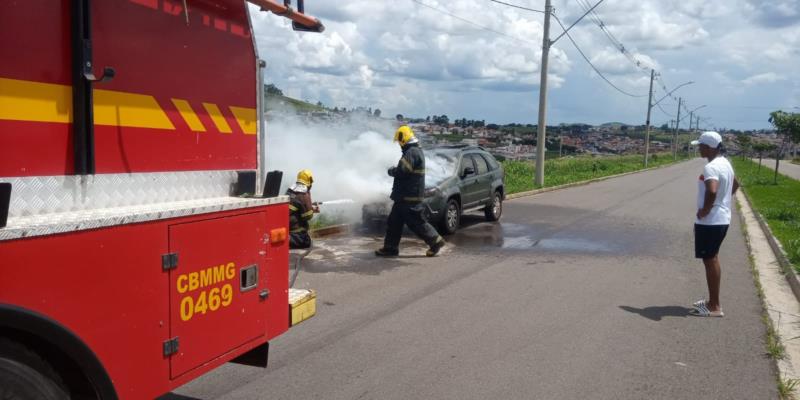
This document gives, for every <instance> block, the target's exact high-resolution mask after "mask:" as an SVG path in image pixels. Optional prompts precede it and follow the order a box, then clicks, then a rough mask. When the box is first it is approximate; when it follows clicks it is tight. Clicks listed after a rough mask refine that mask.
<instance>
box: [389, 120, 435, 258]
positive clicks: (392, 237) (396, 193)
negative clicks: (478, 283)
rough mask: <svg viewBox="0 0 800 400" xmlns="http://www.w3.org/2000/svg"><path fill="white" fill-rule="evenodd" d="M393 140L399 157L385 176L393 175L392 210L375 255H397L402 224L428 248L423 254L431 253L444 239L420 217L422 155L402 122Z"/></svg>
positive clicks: (423, 185) (423, 157)
mask: <svg viewBox="0 0 800 400" xmlns="http://www.w3.org/2000/svg"><path fill="white" fill-rule="evenodd" d="M394 140H395V141H396V142H398V143H399V144H400V147H401V148H402V149H403V156H402V157H401V158H400V161H399V162H398V163H397V166H396V167H392V168H389V171H388V173H389V176H391V177H394V184H393V185H392V195H391V199H392V200H393V201H394V204H393V205H392V211H391V212H390V213H389V219H388V221H387V223H386V225H387V228H386V238H385V239H384V241H383V247H382V248H380V249H378V250H376V251H375V255H376V256H379V257H394V256H397V255H398V254H399V249H398V246H399V245H400V237H401V235H402V234H403V225H404V224H405V225H408V227H409V229H411V231H412V232H414V233H415V234H416V235H417V236H419V237H420V238H421V239H422V240H424V241H425V243H427V244H428V246H429V247H430V248H429V249H428V251H427V252H426V253H425V255H427V256H428V257H433V256H435V255H436V254H437V253H438V252H439V250H441V248H442V247H443V246H444V243H445V242H444V239H443V238H442V237H441V236H439V234H438V233H437V232H436V229H434V228H433V226H431V224H429V223H428V222H427V221H425V219H424V217H423V211H424V209H425V204H424V203H423V202H422V200H423V198H424V192H425V155H424V154H423V153H422V148H421V147H419V143H418V141H417V138H416V137H414V132H413V131H412V130H411V128H409V127H408V126H406V125H403V126H401V127H400V128H399V129H397V132H395V134H394Z"/></svg>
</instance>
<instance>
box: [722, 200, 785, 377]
mask: <svg viewBox="0 0 800 400" xmlns="http://www.w3.org/2000/svg"><path fill="white" fill-rule="evenodd" d="M736 198H737V200H738V203H739V206H740V214H741V217H742V220H743V221H742V222H743V225H745V227H746V232H745V233H746V237H747V242H748V245H749V247H750V254H751V257H752V262H753V267H754V268H755V269H756V271H757V273H758V281H759V282H760V284H761V289H762V290H763V301H764V307H765V309H766V311H767V314H768V315H769V318H770V320H771V321H772V324H773V326H774V327H775V330H776V331H777V333H778V335H779V337H780V341H781V343H782V344H783V346H784V348H785V352H784V354H785V356H784V357H783V358H782V359H779V360H777V365H778V370H779V372H780V374H781V379H783V380H789V379H800V302H798V299H797V297H796V296H795V295H794V293H793V292H792V289H791V287H790V286H789V282H788V281H787V279H786V276H784V275H783V272H782V271H781V267H780V264H779V262H778V259H777V257H776V256H775V253H774V252H773V251H772V248H771V247H770V245H769V243H768V241H767V237H766V235H767V234H768V233H766V232H764V231H763V230H762V229H761V226H760V225H759V224H758V221H757V220H756V217H755V215H754V214H753V210H752V209H751V207H750V204H749V203H748V202H747V199H746V198H745V196H744V195H743V194H742V192H739V193H737V194H736ZM756 286H758V284H757V285H756Z"/></svg>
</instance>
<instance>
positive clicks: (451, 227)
mask: <svg viewBox="0 0 800 400" xmlns="http://www.w3.org/2000/svg"><path fill="white" fill-rule="evenodd" d="M460 223H461V207H460V206H459V204H458V201H456V199H450V200H447V207H445V209H444V216H443V218H442V222H441V224H440V225H441V226H440V227H441V228H442V232H443V233H445V234H448V235H450V234H453V233H455V232H456V229H458V225H459V224H460Z"/></svg>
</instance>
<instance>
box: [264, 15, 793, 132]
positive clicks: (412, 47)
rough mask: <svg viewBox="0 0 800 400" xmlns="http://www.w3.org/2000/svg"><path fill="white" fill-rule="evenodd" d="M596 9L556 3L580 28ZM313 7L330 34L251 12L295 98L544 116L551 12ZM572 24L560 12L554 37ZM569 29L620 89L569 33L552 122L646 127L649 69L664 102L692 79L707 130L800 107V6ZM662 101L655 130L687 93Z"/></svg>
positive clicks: (273, 68)
mask: <svg viewBox="0 0 800 400" xmlns="http://www.w3.org/2000/svg"><path fill="white" fill-rule="evenodd" d="M504 1H505V2H506V3H511V4H514V5H519V6H523V7H528V8H532V9H537V10H543V9H544V0H504ZM595 3H596V0H553V4H552V5H553V7H554V9H555V15H556V16H557V17H558V20H560V21H561V22H562V23H563V24H564V25H565V26H569V25H571V24H572V23H573V22H574V21H575V20H577V19H578V18H579V17H580V16H581V15H582V14H583V13H584V12H585V10H586V9H588V7H590V6H591V5H594V4H595ZM305 11H306V13H307V14H309V15H313V16H315V17H317V18H319V19H320V20H321V21H322V22H323V24H324V25H325V27H326V29H325V31H324V32H323V33H321V34H319V33H306V32H294V31H292V29H291V24H290V21H288V20H286V19H284V18H281V17H278V16H275V15H273V14H271V13H267V12H261V11H259V10H258V9H257V8H256V7H252V8H251V14H252V16H253V17H252V18H253V25H254V26H253V29H254V32H255V36H256V43H257V45H258V49H259V56H260V57H261V58H262V59H264V60H266V61H267V65H268V67H267V69H266V71H265V81H266V82H269V83H274V84H275V85H276V86H277V87H279V88H280V89H282V90H283V91H284V94H287V95H289V96H292V97H295V98H299V99H303V100H308V101H311V102H314V103H316V102H317V101H321V102H322V103H324V104H325V105H327V106H330V107H333V106H338V107H347V108H351V107H356V106H364V107H372V108H379V109H380V110H381V111H382V115H384V116H394V115H396V114H403V115H405V116H412V117H425V116H428V115H442V114H445V115H447V116H448V117H449V118H450V119H451V120H453V119H455V118H467V119H477V120H485V121H486V122H487V123H490V122H493V123H512V122H516V123H532V124H535V123H536V122H537V115H538V102H539V78H540V74H541V71H540V66H541V53H542V37H543V31H544V29H543V26H544V22H543V21H544V14H542V13H538V12H532V11H527V10H522V9H518V8H513V7H509V6H507V5H503V4H499V3H497V2H493V1H491V0H448V1H442V0H438V1H437V0H393V1H377V0H348V1H333V0H306V1H305ZM600 25H602V26H604V27H605V29H606V31H607V32H609V33H610V36H611V38H610V37H609V35H607V34H606V33H605V32H604V31H603V30H602V29H601V28H600ZM562 32H563V30H562V29H561V27H560V26H559V24H558V22H557V21H556V20H555V19H553V21H552V23H551V32H550V37H551V39H555V38H556V37H557V36H558V35H560V34H561V33H562ZM569 36H571V38H572V39H573V40H574V42H575V43H576V44H577V46H578V48H580V49H581V50H582V51H583V53H584V54H585V55H586V58H588V59H589V61H590V62H591V63H592V64H593V65H594V66H595V68H596V69H597V70H598V71H600V73H602V74H603V75H604V76H605V77H606V79H608V81H610V82H611V83H612V84H613V85H614V86H616V87H617V88H618V89H619V91H618V90H617V89H615V88H614V87H612V86H611V85H609V84H608V83H606V82H605V81H604V80H603V79H601V77H600V76H599V75H598V74H597V73H596V72H594V71H593V69H592V67H591V66H590V64H589V63H587V61H585V60H584V58H583V57H582V56H581V54H580V53H579V52H578V51H577V50H576V47H575V46H573V44H572V43H571V42H570V40H569V38H568V37H567V36H563V37H561V38H560V39H558V41H557V42H555V44H553V46H552V48H551V51H550V61H549V68H548V102H547V124H548V125H557V124H560V123H589V124H600V123H604V122H612V121H613V122H617V121H618V122H624V123H629V124H636V125H642V124H644V122H645V119H646V113H647V94H648V88H649V82H650V72H649V70H650V69H651V68H652V69H654V70H655V71H656V72H657V74H658V76H659V79H658V80H656V82H655V83H654V99H653V102H655V101H657V100H659V99H661V98H662V97H664V95H665V94H666V91H665V90H664V89H665V88H666V89H667V90H669V91H671V90H672V89H674V88H675V87H677V86H678V85H680V84H682V83H684V82H688V81H693V82H694V83H693V84H689V85H686V86H683V87H681V88H679V89H678V90H676V91H675V92H674V93H673V95H674V96H675V97H678V96H680V97H681V98H682V99H683V100H684V101H685V106H686V109H685V110H684V111H682V115H681V119H682V121H681V126H683V127H686V126H687V125H688V118H687V119H684V116H685V115H686V111H689V110H693V109H695V108H698V107H701V106H705V107H702V108H700V109H698V110H697V113H698V115H699V116H700V117H701V119H702V120H701V123H700V128H702V129H723V128H730V129H766V128H769V127H770V125H769V123H768V121H767V120H768V118H769V112H770V111H773V110H776V109H783V110H784V111H793V112H800V74H798V71H800V68H798V66H800V0H769V1H768V0H761V1H759V0H717V1H708V0H605V1H603V2H602V3H601V4H600V5H599V6H597V8H595V14H592V15H591V17H587V18H585V19H583V20H582V21H581V22H579V23H578V24H577V25H575V27H574V28H572V29H571V30H570V31H569ZM612 38H613V39H614V41H612ZM618 44H622V45H623V46H624V48H625V51H626V53H623V52H621V51H620V49H619V47H618V46H619V45H618ZM636 63H638V66H637V64H636ZM622 92H624V93H626V94H624V93H622ZM634 96H635V97H634ZM659 106H661V107H654V108H653V111H652V117H651V121H652V124H653V125H657V126H660V125H661V124H664V123H668V122H669V121H670V120H674V119H676V114H677V112H678V101H677V99H673V98H672V96H670V97H666V98H664V99H663V100H662V101H661V102H660V103H659Z"/></svg>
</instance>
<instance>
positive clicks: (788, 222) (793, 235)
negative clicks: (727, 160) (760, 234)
mask: <svg viewBox="0 0 800 400" xmlns="http://www.w3.org/2000/svg"><path fill="white" fill-rule="evenodd" d="M732 161H733V168H734V170H735V171H736V177H737V179H738V180H739V182H740V183H741V184H742V190H744V191H745V192H746V193H747V195H748V197H750V201H751V203H752V204H751V205H752V206H753V208H754V209H755V211H756V212H758V213H759V214H761V215H762V216H763V217H764V219H765V220H766V222H767V224H768V225H769V228H770V229H771V230H772V233H773V234H774V235H775V237H776V238H777V239H778V241H780V242H781V245H782V246H783V249H784V250H785V251H786V254H787V256H788V258H789V261H790V262H791V263H792V266H793V267H794V269H795V271H797V272H800V181H797V180H795V179H791V178H789V177H787V176H785V175H781V174H778V183H777V184H774V183H773V176H774V172H773V171H772V170H771V169H769V168H763V167H762V168H761V171H759V170H758V164H757V163H755V162H753V161H750V160H746V159H745V160H742V159H739V158H732Z"/></svg>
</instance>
